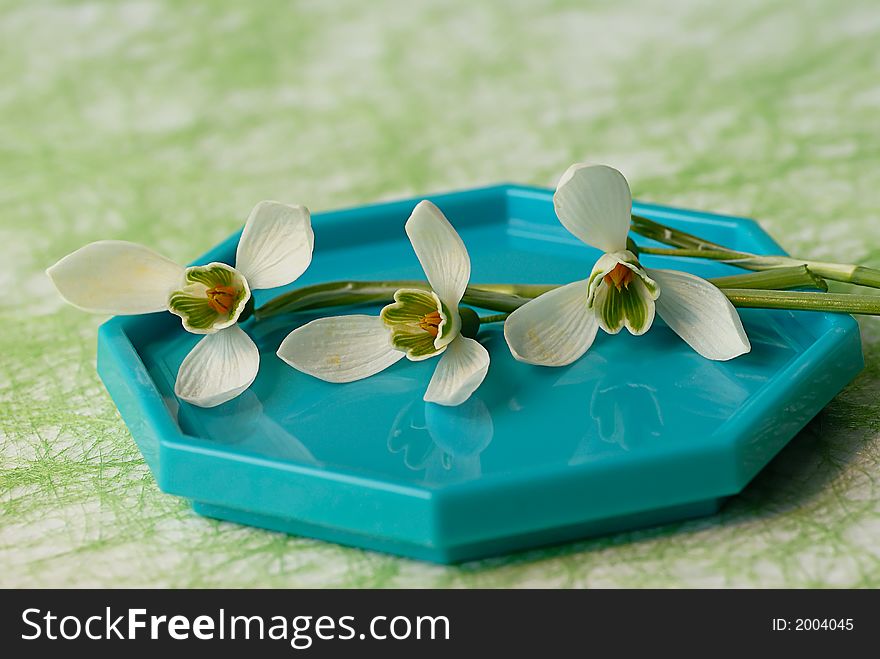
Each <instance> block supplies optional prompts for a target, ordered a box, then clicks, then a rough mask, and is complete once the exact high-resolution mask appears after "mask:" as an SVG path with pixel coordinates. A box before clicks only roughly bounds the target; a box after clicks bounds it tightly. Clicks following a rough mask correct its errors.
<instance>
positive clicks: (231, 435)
mask: <svg viewBox="0 0 880 659" xmlns="http://www.w3.org/2000/svg"><path fill="white" fill-rule="evenodd" d="M177 421H178V424H180V428H181V430H183V431H184V432H185V433H187V434H190V435H195V436H199V437H210V438H211V439H212V440H214V441H216V442H218V443H220V444H223V445H234V446H235V447H236V448H237V449H242V450H245V451H251V452H253V453H256V454H258V455H262V456H266V457H270V458H276V459H282V460H285V461H289V462H293V463H296V464H307V465H318V464H321V462H320V461H319V460H318V459H317V458H315V456H314V455H313V454H312V452H311V451H310V450H309V449H308V448H307V447H306V445H305V444H303V442H302V441H301V440H300V439H299V438H298V437H297V436H296V435H294V434H293V433H291V432H290V430H288V429H287V428H285V427H284V426H283V425H281V424H280V423H278V422H277V421H275V420H274V419H272V418H271V417H269V416H267V415H266V414H265V413H264V410H263V403H262V402H260V399H259V397H258V396H257V394H256V393H254V391H253V390H251V389H248V390H247V391H245V392H244V393H242V394H241V395H240V396H238V398H235V399H233V400H231V401H228V402H227V403H225V404H223V405H220V406H218V407H215V408H213V409H212V410H211V412H207V413H206V412H204V411H202V410H201V409H200V408H197V407H191V406H186V405H181V406H180V407H179V409H178V411H177Z"/></svg>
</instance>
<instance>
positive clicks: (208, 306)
mask: <svg viewBox="0 0 880 659" xmlns="http://www.w3.org/2000/svg"><path fill="white" fill-rule="evenodd" d="M185 281H186V285H185V286H184V287H183V288H182V289H180V290H177V291H174V292H172V293H171V295H170V296H169V298H168V308H169V310H170V311H171V312H172V313H174V314H176V315H178V316H180V317H181V319H182V320H183V327H184V329H186V330H187V331H189V332H195V333H197V334H208V333H211V332H215V331H217V330H220V329H223V328H225V327H229V326H230V325H232V324H233V323H235V322H236V321H237V320H238V317H239V316H240V315H241V312H242V310H243V309H244V307H245V305H246V304H247V302H248V300H249V299H250V297H251V292H250V288H248V285H247V281H245V278H244V277H243V276H242V275H241V274H240V273H239V272H237V271H236V270H235V269H234V268H232V267H231V266H228V265H226V264H225V263H209V264H208V265H198V266H192V267H190V268H187V270H186V275H185Z"/></svg>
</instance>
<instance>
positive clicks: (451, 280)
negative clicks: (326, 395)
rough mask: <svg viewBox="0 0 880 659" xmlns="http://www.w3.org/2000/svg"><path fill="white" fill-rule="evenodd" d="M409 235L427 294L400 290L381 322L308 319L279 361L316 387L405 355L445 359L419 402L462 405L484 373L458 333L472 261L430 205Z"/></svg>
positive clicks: (418, 212)
mask: <svg viewBox="0 0 880 659" xmlns="http://www.w3.org/2000/svg"><path fill="white" fill-rule="evenodd" d="M406 233H407V235H408V236H409V239H410V242H411V243H412V246H413V249H414V250H415V252H416V256H417V257H418V259H419V262H420V263H421V264H422V269H423V270H424V271H425V275H426V276H427V278H428V282H429V283H430V285H431V288H432V290H430V291H427V290H420V289H406V288H404V289H400V290H398V291H397V292H396V293H395V294H394V302H393V303H392V304H389V305H388V306H386V307H385V308H384V309H382V313H381V314H380V315H379V316H367V315H350V316H335V317H330V318H319V319H318V320H313V321H312V322H310V323H307V324H306V325H303V326H302V327H299V328H297V329H295V330H294V331H293V332H291V333H290V334H289V335H288V336H287V338H285V339H284V341H283V342H282V343H281V346H280V347H279V348H278V356H279V357H280V358H281V359H283V360H284V361H285V362H287V363H288V364H290V365H291V366H293V368H295V369H297V370H298V371H302V372H303V373H307V374H309V375H312V376H314V377H316V378H320V379H321V380H325V381H327V382H352V381H354V380H360V379H362V378H366V377H369V376H371V375H374V374H376V373H379V372H380V371H382V370H384V369H386V368H388V367H389V366H391V365H392V364H394V363H396V362H397V361H399V360H400V359H402V358H403V357H404V356H405V357H407V358H408V359H409V360H411V361H422V360H424V359H430V358H431V357H437V356H439V355H441V354H442V355H443V356H442V357H441V358H440V361H439V362H438V364H437V368H436V369H435V370H434V376H433V377H432V378H431V382H430V383H429V384H428V389H427V391H426V392H425V396H424V400H426V401H428V402H432V403H439V404H440V405H459V404H461V403H463V402H464V401H465V400H467V399H468V397H469V396H470V395H471V394H472V393H473V392H474V391H475V390H476V389H477V387H479V386H480V383H482V381H483V379H484V378H485V377H486V373H487V371H488V370H489V353H488V352H487V351H486V349H485V348H484V347H483V346H482V345H480V344H479V343H478V342H477V341H475V340H473V339H470V338H468V337H466V336H462V333H461V327H462V320H461V315H460V313H459V309H458V305H459V303H460V302H461V298H462V296H463V295H464V292H465V289H466V288H467V285H468V279H469V278H470V273H471V262H470V257H469V256H468V253H467V249H465V246H464V243H463V242H462V240H461V238H460V237H459V235H458V234H457V233H456V232H455V229H453V228H452V225H451V224H450V223H449V221H448V220H447V219H446V217H444V215H443V213H441V212H440V209H439V208H437V207H436V206H435V205H434V204H432V203H431V202H430V201H422V202H420V203H419V204H418V205H417V206H416V207H415V209H414V210H413V212H412V215H411V216H410V218H409V219H408V220H407V222H406Z"/></svg>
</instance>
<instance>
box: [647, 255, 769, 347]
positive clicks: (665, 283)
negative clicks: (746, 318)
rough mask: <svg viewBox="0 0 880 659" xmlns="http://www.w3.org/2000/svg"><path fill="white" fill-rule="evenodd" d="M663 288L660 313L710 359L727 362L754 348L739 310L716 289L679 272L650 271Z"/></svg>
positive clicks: (684, 337) (688, 342) (658, 308)
mask: <svg viewBox="0 0 880 659" xmlns="http://www.w3.org/2000/svg"><path fill="white" fill-rule="evenodd" d="M648 274H649V275H650V276H651V277H652V278H653V279H655V280H656V281H657V283H658V284H660V297H659V298H657V313H658V314H660V317H661V318H662V319H663V320H664V321H665V322H666V324H667V325H669V327H670V328H671V329H672V331H674V332H675V333H676V334H678V335H679V336H680V337H681V338H682V339H684V341H685V342H686V343H687V344H688V345H689V346H690V347H691V348H693V349H694V350H696V351H697V352H698V353H699V354H701V355H702V356H703V357H706V358H707V359H714V360H717V361H726V360H728V359H733V358H734V357H738V356H740V355H742V354H745V353H747V352H749V351H750V350H751V349H752V347H751V344H750V343H749V337H748V336H746V331H745V329H744V328H743V324H742V321H741V320H740V317H739V314H738V313H737V311H736V308H735V307H734V306H733V305H732V304H731V303H730V300H728V299H727V297H726V296H725V295H724V293H722V292H721V291H720V290H719V289H718V288H717V287H716V286H714V285H712V284H710V283H709V282H708V281H706V280H705V279H701V278H700V277H697V276H695V275H691V274H688V273H686V272H679V271H677V270H653V269H651V270H648Z"/></svg>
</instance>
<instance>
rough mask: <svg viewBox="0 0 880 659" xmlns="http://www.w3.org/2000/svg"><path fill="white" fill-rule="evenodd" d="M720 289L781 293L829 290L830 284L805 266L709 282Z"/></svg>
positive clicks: (718, 278)
mask: <svg viewBox="0 0 880 659" xmlns="http://www.w3.org/2000/svg"><path fill="white" fill-rule="evenodd" d="M709 281H710V282H712V283H713V284H715V285H716V286H717V287H718V288H762V289H765V290H776V291H781V290H785V289H787V288H818V289H819V290H821V291H827V290H828V283H827V282H826V281H825V280H824V279H822V278H821V277H818V276H816V274H815V273H814V272H812V271H811V270H810V269H809V268H808V267H807V266H805V265H795V266H790V267H784V268H773V269H772V270H764V271H762V272H747V273H744V274H741V275H730V276H728V277H714V278H712V279H710V280H709Z"/></svg>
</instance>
